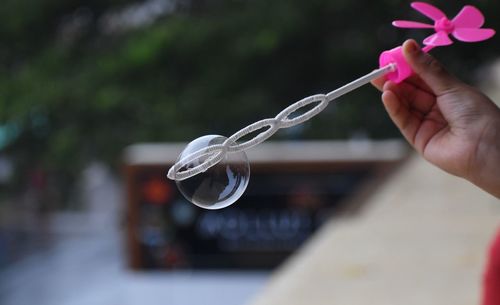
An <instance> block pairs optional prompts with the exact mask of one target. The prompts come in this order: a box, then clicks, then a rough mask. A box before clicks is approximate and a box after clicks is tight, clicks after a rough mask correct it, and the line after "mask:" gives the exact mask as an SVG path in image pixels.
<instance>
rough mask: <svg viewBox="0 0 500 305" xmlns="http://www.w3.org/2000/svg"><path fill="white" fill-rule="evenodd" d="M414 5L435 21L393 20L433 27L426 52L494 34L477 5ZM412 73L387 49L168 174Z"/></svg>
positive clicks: (198, 167)
mask: <svg viewBox="0 0 500 305" xmlns="http://www.w3.org/2000/svg"><path fill="white" fill-rule="evenodd" d="M411 7H413V8H414V9H415V10H417V11H419V12H420V13H422V14H423V15H425V16H427V17H428V18H430V19H431V20H432V21H434V24H433V25H432V24H426V23H421V22H416V21H406V20H396V21H394V22H393V23H392V24H393V25H394V26H396V27H399V28H417V29H433V30H434V31H435V33H434V34H432V35H430V36H429V37H427V38H425V39H424V41H423V43H424V45H425V47H424V48H423V49H422V50H423V51H424V52H429V51H430V50H432V49H433V48H435V47H438V46H447V45H450V44H452V43H453V41H452V40H451V39H450V35H451V36H453V37H454V38H455V39H457V40H459V41H463V42H478V41H483V40H486V39H489V38H491V37H492V36H493V35H495V31H494V30H493V29H485V28H481V27H482V26H483V24H484V16H483V14H482V13H481V12H480V11H479V10H478V9H477V8H475V7H474V6H471V5H467V6H465V7H463V8H462V10H461V11H460V12H459V13H458V14H457V16H455V17H454V18H453V19H451V20H450V19H448V17H446V15H445V14H444V13H443V12H442V11H441V10H440V9H438V8H437V7H435V6H433V5H430V4H428V3H424V2H413V3H411ZM412 74H413V71H412V69H411V67H410V65H409V64H408V63H407V62H406V60H405V58H404V56H403V53H402V48H401V46H398V47H396V48H394V49H391V50H388V51H384V52H382V54H380V57H379V69H377V70H374V71H372V72H370V73H369V74H367V75H365V76H362V77H360V78H358V79H356V80H354V81H352V82H350V83H348V84H346V85H344V86H342V87H340V88H338V89H336V90H334V91H331V92H330V93H327V94H317V95H313V96H309V97H306V98H304V99H302V100H300V101H298V102H296V103H294V104H292V105H290V106H289V107H287V108H286V109H284V110H283V111H282V112H280V113H279V114H278V115H277V116H276V117H274V118H270V119H264V120H261V121H258V122H255V123H253V124H251V125H249V126H247V127H245V128H243V129H241V130H240V131H238V132H236V133H235V134H233V135H232V136H230V137H229V138H227V139H225V141H223V142H222V143H220V144H215V145H208V146H206V147H203V148H201V149H198V150H196V151H194V152H192V153H189V154H188V155H185V154H182V155H181V156H182V157H180V158H179V160H178V161H177V162H176V163H175V164H174V166H172V167H171V168H170V170H169V171H168V175H167V176H168V178H170V179H172V180H177V181H182V180H185V179H188V178H190V177H193V176H195V175H197V174H199V173H203V172H205V171H207V170H208V169H209V168H211V167H213V166H214V165H216V164H217V163H219V162H221V161H222V160H224V159H225V158H226V155H227V154H231V153H239V152H244V151H245V150H247V149H249V148H251V147H254V146H256V145H258V144H260V143H262V142H264V141H265V140H267V139H268V138H269V137H271V136H272V135H273V134H274V133H275V132H276V131H278V130H279V129H281V128H288V127H292V126H295V125H298V124H301V123H303V122H305V121H307V120H309V119H311V118H312V117H314V116H315V115H317V114H318V113H320V112H321V111H322V110H323V109H325V107H326V106H328V104H329V102H331V101H333V100H335V99H337V98H339V97H340V96H342V95H344V94H346V93H349V92H351V91H353V90H355V89H357V88H359V87H361V86H363V85H365V84H367V83H369V82H370V81H372V80H374V79H376V78H378V77H381V76H385V77H386V78H387V79H388V80H391V81H393V82H395V83H401V82H402V81H404V80H405V79H407V78H408V77H410V76H411V75H412ZM310 104H317V105H316V106H315V107H313V108H312V109H310V110H308V111H306V112H305V113H303V114H301V115H298V116H295V117H293V118H291V115H292V114H293V113H295V112H297V111H298V110H299V109H301V108H303V107H306V106H307V105H310ZM261 129H265V130H263V131H261V132H260V133H258V134H257V135H256V136H255V137H253V138H252V139H250V140H247V141H245V142H243V143H239V142H238V140H240V139H241V138H242V137H244V136H246V135H248V134H250V133H253V132H256V131H259V130H261Z"/></svg>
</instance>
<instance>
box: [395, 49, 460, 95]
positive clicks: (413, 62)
mask: <svg viewBox="0 0 500 305" xmlns="http://www.w3.org/2000/svg"><path fill="white" fill-rule="evenodd" d="M403 55H404V57H405V59H406V61H407V62H408V64H409V65H410V66H411V68H412V69H413V72H415V74H417V75H418V76H420V78H421V79H422V80H423V81H424V82H425V83H426V84H427V85H428V86H429V88H430V89H431V90H432V91H433V92H434V94H435V95H436V96H439V95H443V94H445V93H446V92H449V91H453V90H454V89H457V88H458V87H461V85H462V82H461V81H459V80H458V79H457V78H455V77H454V76H453V75H451V74H450V73H449V72H448V71H446V69H445V68H444V67H443V65H442V64H441V63H440V62H438V61H437V60H436V59H435V58H434V57H433V56H432V55H430V54H428V53H425V52H424V51H422V50H421V49H420V46H419V45H418V44H417V43H416V42H415V41H414V40H412V39H410V40H407V41H405V43H404V44H403Z"/></svg>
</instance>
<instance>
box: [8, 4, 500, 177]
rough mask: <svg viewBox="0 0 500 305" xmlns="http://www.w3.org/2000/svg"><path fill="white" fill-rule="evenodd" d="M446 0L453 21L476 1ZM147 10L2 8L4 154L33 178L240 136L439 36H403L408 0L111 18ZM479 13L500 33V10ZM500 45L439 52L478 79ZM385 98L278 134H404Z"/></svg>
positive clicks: (187, 7)
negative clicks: (135, 22)
mask: <svg viewBox="0 0 500 305" xmlns="http://www.w3.org/2000/svg"><path fill="white" fill-rule="evenodd" d="M435 2H436V4H437V5H438V6H440V7H443V9H445V10H446V11H447V12H451V13H450V15H453V14H454V13H455V12H457V11H458V9H460V8H461V6H462V5H463V4H465V2H464V1H457V2H449V1H435ZM141 3H143V4H144V2H136V1H130V0H100V1H97V0H93V1H82V0H45V1H30V0H5V1H3V3H2V4H1V5H0V20H2V23H1V24H0V39H1V41H0V126H4V128H3V130H7V131H9V132H10V133H11V136H10V138H11V141H9V142H8V143H4V147H3V150H4V151H6V152H8V153H9V154H10V155H12V156H15V158H16V162H17V164H18V167H19V168H21V169H22V168H25V169H26V170H28V169H29V168H30V167H35V166H36V167H42V168H45V169H49V170H55V171H56V172H61V173H66V174H67V173H70V174H71V173H76V172H78V171H79V170H80V168H81V166H82V165H83V164H85V163H86V162H88V161H89V160H92V159H101V160H106V161H108V162H109V163H110V164H114V165H116V164H119V161H120V152H121V151H122V149H123V148H124V147H125V146H126V145H128V144H131V143H134V142H146V141H161V142H168V141H186V140H190V139H192V138H195V137H198V136H200V135H204V134H208V133H214V134H223V135H230V134H232V133H233V132H235V131H237V130H238V129H240V128H242V127H244V126H246V124H248V123H251V122H253V121H255V120H258V119H262V118H266V117H271V116H274V115H275V114H276V113H277V112H278V111H280V110H281V109H282V108H283V107H285V106H286V105H288V104H290V103H292V102H294V101H296V100H298V99H300V98H302V97H305V96H307V95H311V94H315V93H320V92H327V91H330V90H332V89H334V88H336V87H338V86H339V85H342V84H344V83H346V82H348V81H350V80H352V79H354V78H355V77H357V76H360V75H363V74H364V73H366V72H368V71H370V70H371V69H373V68H376V65H377V57H378V54H379V53H380V51H382V50H384V49H389V48H392V47H394V46H396V45H398V44H400V43H401V42H402V41H403V40H404V39H405V38H406V37H414V38H417V39H419V40H421V39H422V38H423V37H425V33H422V32H417V31H405V30H397V29H393V28H392V27H391V26H390V21H391V20H393V19H395V18H400V19H415V20H422V21H423V20H424V18H422V17H421V16H419V15H418V14H417V13H414V12H413V11H412V10H411V9H410V8H409V5H408V3H407V2H406V1H395V0H385V1H345V0H337V1H330V0H311V1H302V0H273V1H268V0H253V1H244V0H205V1H200V0H198V1H195V0H192V1H183V2H178V5H177V9H176V11H175V12H174V13H169V14H166V15H163V16H162V17H160V18H157V19H152V20H151V22H149V23H146V24H145V25H144V26H139V27H133V28H129V29H122V30H115V31H113V30H106V20H108V19H106V18H108V17H109V16H110V15H112V14H115V15H116V14H117V13H119V12H123V11H124V10H126V9H127V8H130V5H138V4H141ZM476 5H478V6H479V7H480V8H481V9H482V10H483V11H485V12H486V15H487V23H488V26H491V27H496V28H499V27H498V23H499V21H498V20H497V18H495V16H494V14H493V12H498V11H499V9H500V4H498V2H495V1H476ZM124 20H125V21H126V22H128V21H130V20H127V19H124ZM122 21H123V20H122ZM495 46H498V38H495V40H493V41H490V42H487V43H484V44H479V45H474V46H473V47H470V46H467V45H464V44H460V45H457V46H453V47H451V48H447V50H445V51H444V52H446V56H444V55H443V56H442V57H440V55H441V54H444V53H441V52H442V51H440V50H437V52H435V53H436V55H437V56H438V57H440V58H441V59H442V60H443V61H444V62H445V63H446V64H447V65H449V66H450V69H452V70H453V71H454V72H456V73H457V74H459V75H461V76H462V77H464V78H466V79H467V78H468V79H469V80H471V75H470V74H468V71H470V70H471V69H472V68H475V67H477V66H479V65H480V64H481V63H485V62H488V60H490V59H491V58H493V57H494V56H496V55H497V54H495V53H496V51H495V50H496V49H497V48H495ZM378 101H379V96H378V93H377V92H375V90H374V89H373V88H369V87H366V88H363V89H361V90H358V91H357V92H355V93H352V94H350V95H349V96H347V97H345V98H343V99H342V100H341V101H340V103H339V104H338V105H335V106H330V108H329V109H328V110H327V111H326V113H324V114H321V115H320V116H318V117H317V118H315V120H314V121H312V122H310V123H308V124H305V125H304V126H302V127H300V128H297V129H296V130H294V131H293V132H282V133H280V134H279V135H277V136H276V138H298V139H320V138H323V139H332V138H345V137H349V136H351V135H353V134H354V133H359V132H363V133H364V134H367V135H368V136H370V137H375V138H384V137H394V136H397V135H398V133H397V131H396V130H395V128H394V127H393V126H392V124H391V123H390V121H389V120H388V118H387V116H386V115H385V113H384V111H383V109H382V107H381V104H380V103H379V102H378ZM7 127H8V128H7ZM13 127H15V128H13ZM7 138H9V137H7ZM0 145H2V143H0ZM0 148H1V147H0ZM22 172H24V171H22V170H21V173H22ZM21 176H22V175H21Z"/></svg>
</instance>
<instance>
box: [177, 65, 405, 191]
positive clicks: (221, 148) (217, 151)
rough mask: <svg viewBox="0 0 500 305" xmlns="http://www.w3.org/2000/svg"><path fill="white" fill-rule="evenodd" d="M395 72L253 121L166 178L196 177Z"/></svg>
mask: <svg viewBox="0 0 500 305" xmlns="http://www.w3.org/2000/svg"><path fill="white" fill-rule="evenodd" d="M395 69H396V66H395V64H392V63H390V64H388V65H387V66H385V67H382V68H380V69H377V70H374V71H373V72H371V73H368V74H367V75H365V76H362V77H360V78H358V79H356V80H354V81H352V82H350V83H348V84H346V85H344V86H342V87H340V88H338V89H336V90H334V91H332V92H330V93H328V94H316V95H311V96H309V97H306V98H304V99H302V100H300V101H298V102H296V103H294V104H292V105H290V106H288V107H287V108H285V109H284V110H283V111H281V112H280V113H279V114H278V115H277V116H276V117H274V118H270V119H264V120H261V121H258V122H255V123H253V124H251V125H248V126H247V127H245V128H243V129H241V130H240V131H238V132H236V133H235V134H233V135H232V136H230V137H229V138H227V140H226V141H224V143H222V144H217V145H211V146H207V147H205V148H202V149H200V150H198V151H195V152H193V153H192V154H190V155H188V156H186V157H185V158H183V159H181V160H179V161H178V162H177V163H176V164H175V165H174V166H172V167H171V168H170V170H169V171H168V175H167V176H168V178H170V179H172V180H177V181H182V180H185V179H188V178H190V177H192V176H195V175H197V174H199V173H202V172H204V171H206V170H207V169H209V168H210V167H212V166H214V165H215V164H217V163H218V162H220V161H221V160H222V159H223V158H224V157H225V155H226V154H227V153H236V152H240V151H244V150H247V149H249V148H252V147H254V146H256V145H258V144H260V143H262V142H264V141H265V140H267V139H268V138H270V137H271V136H272V135H273V134H274V133H276V132H277V131H278V130H279V129H282V128H289V127H293V126H295V125H298V124H301V123H303V122H305V121H308V120H310V119H311V118H313V117H314V116H316V115H317V114H319V113H320V112H321V111H323V110H324V109H325V108H326V106H328V104H329V103H330V102H331V101H333V100H335V99H337V98H339V97H341V96H343V95H345V94H347V93H349V92H351V91H353V90H356V89H357V88H359V87H361V86H363V85H365V84H367V83H369V82H370V81H372V80H374V79H376V78H379V77H381V76H383V75H386V74H387V73H390V72H394V71H395ZM314 103H317V105H316V106H315V107H314V108H312V109H310V110H309V111H307V112H305V113H303V114H301V115H299V116H296V117H294V118H293V119H290V118H289V116H290V115H292V114H293V113H295V112H297V111H298V110H300V109H301V108H303V107H307V106H308V105H310V104H314ZM266 127H268V129H267V130H265V131H263V132H261V133H259V134H257V135H256V136H255V137H253V138H252V139H250V140H248V141H246V142H244V143H241V144H237V141H238V140H239V139H241V138H242V137H244V136H246V135H248V134H250V133H252V132H255V131H257V130H260V129H263V128H266ZM204 156H208V158H207V159H205V161H204V162H202V163H201V164H199V165H197V166H196V167H193V168H189V169H186V170H183V171H182V172H179V170H180V169H182V168H183V167H185V166H186V165H187V164H189V163H190V162H192V161H194V160H196V159H199V158H201V157H204Z"/></svg>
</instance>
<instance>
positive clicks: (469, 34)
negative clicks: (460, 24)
mask: <svg viewBox="0 0 500 305" xmlns="http://www.w3.org/2000/svg"><path fill="white" fill-rule="evenodd" d="M493 35H495V30H492V29H464V28H458V29H455V30H454V31H453V37H455V38H456V39H458V40H461V41H465V42H476V41H482V40H486V39H488V38H491V37H492V36H493Z"/></svg>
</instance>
